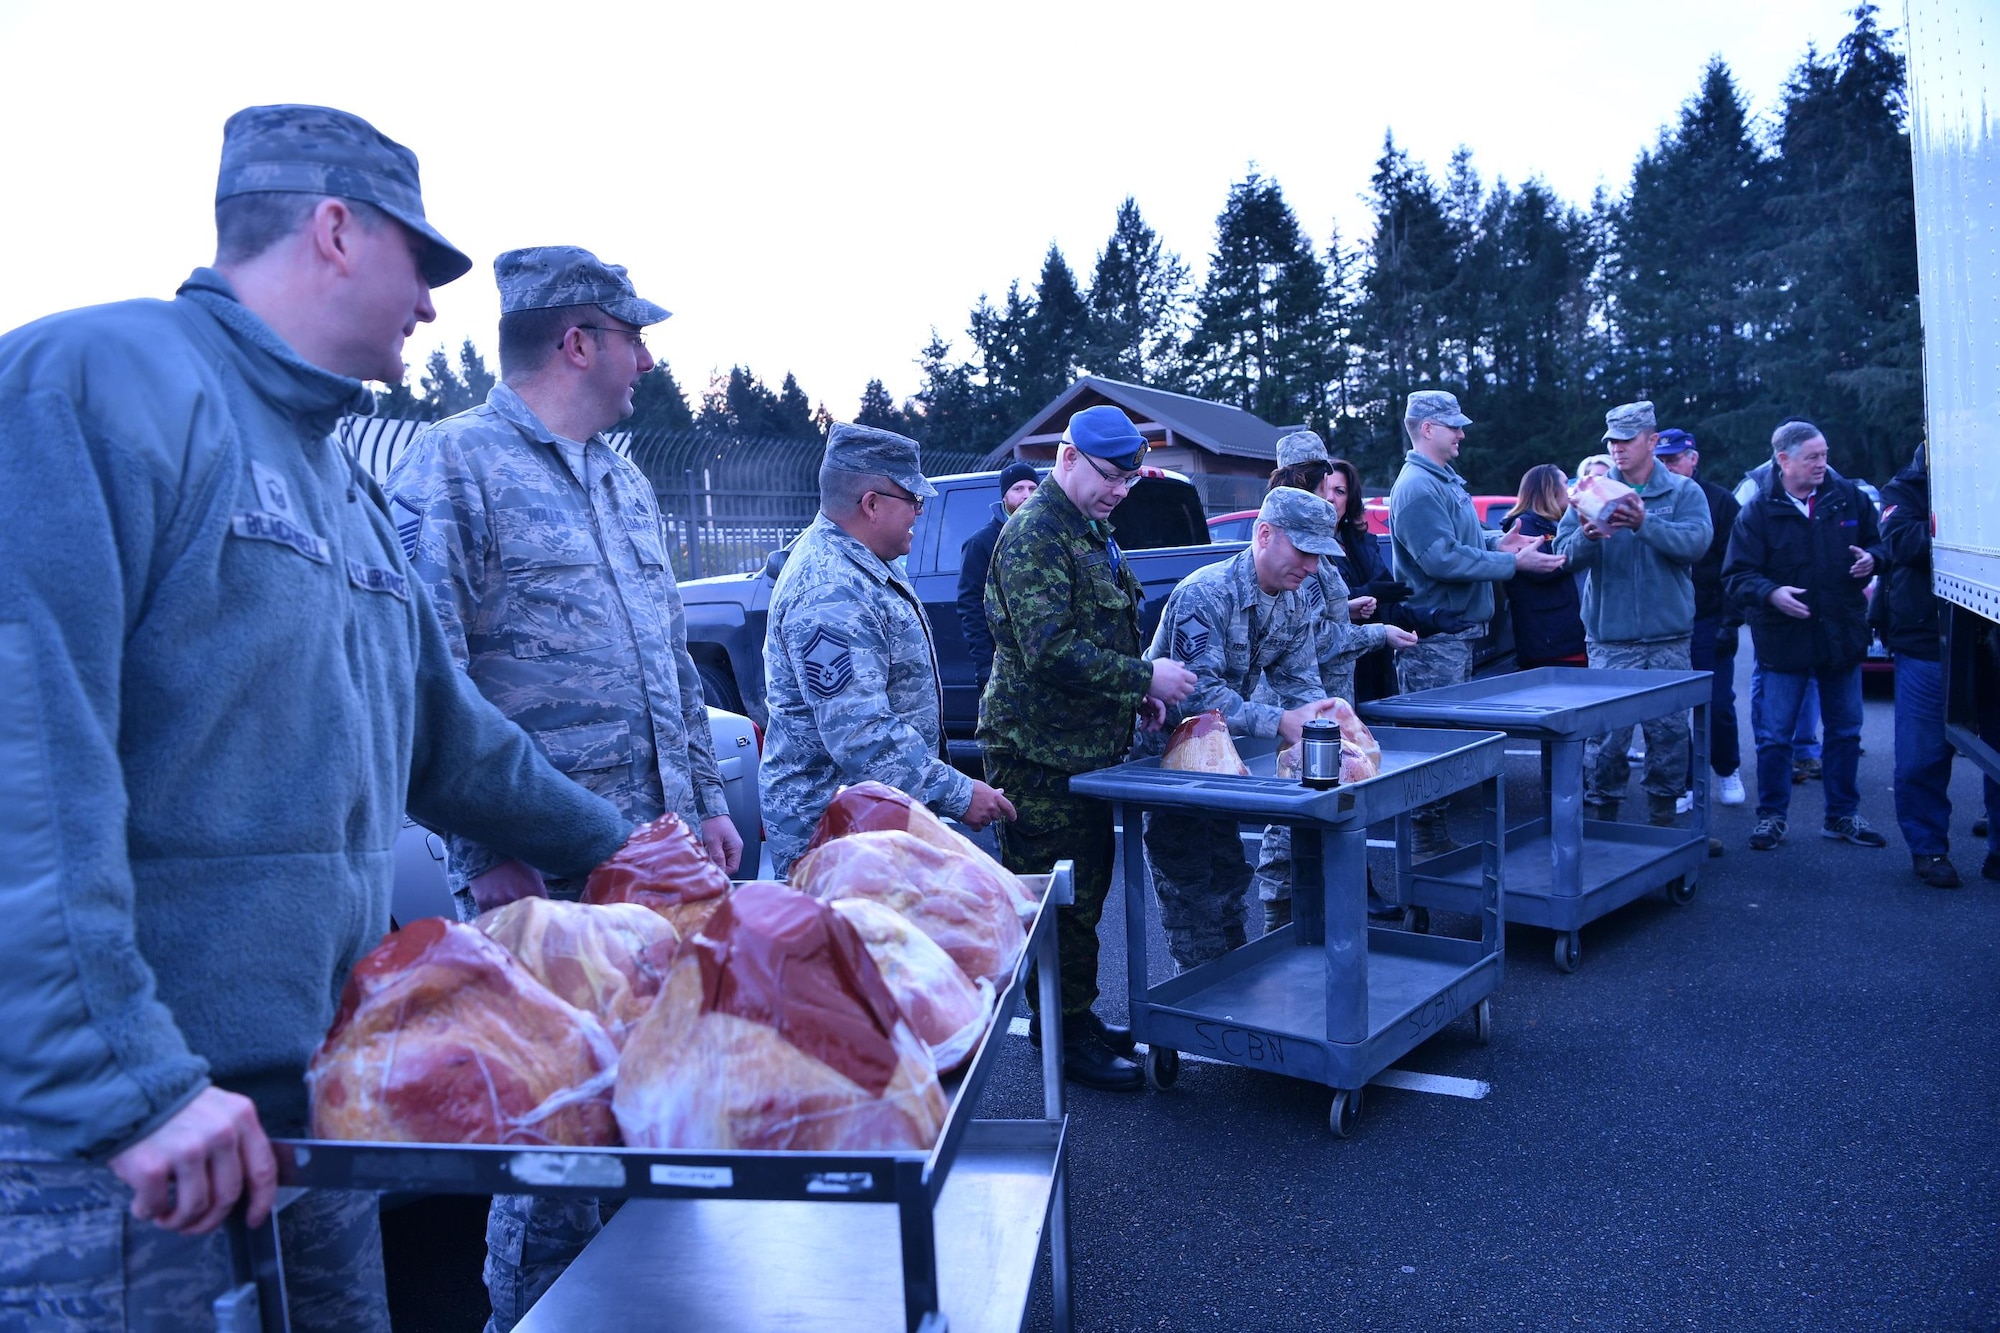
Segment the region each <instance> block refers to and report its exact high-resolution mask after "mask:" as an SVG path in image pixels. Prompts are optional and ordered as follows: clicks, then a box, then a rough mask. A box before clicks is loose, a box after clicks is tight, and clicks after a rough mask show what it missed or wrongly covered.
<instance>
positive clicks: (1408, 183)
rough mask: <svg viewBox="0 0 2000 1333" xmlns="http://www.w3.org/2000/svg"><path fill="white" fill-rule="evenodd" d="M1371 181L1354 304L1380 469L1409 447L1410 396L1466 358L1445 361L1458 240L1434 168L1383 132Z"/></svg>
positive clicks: (1372, 455)
mask: <svg viewBox="0 0 2000 1333" xmlns="http://www.w3.org/2000/svg"><path fill="white" fill-rule="evenodd" d="M1370 189H1371V195H1370V198H1371V203H1372V204H1373V207H1374V212H1375V232H1374V235H1373V236H1372V237H1371V238H1370V239H1369V242H1368V246H1367V251H1366V265H1367V268H1366V273H1365V276H1363V277H1362V279H1361V280H1360V299H1359V301H1358V302H1357V303H1356V306H1355V311H1354V328H1355V333H1356V335H1357V340H1358V341H1359V342H1360V344H1361V353H1360V359H1361V365H1360V367H1359V368H1358V382H1359V385H1360V388H1359V392H1358V398H1359V402H1358V404H1357V406H1358V407H1359V413H1358V415H1359V417H1360V418H1361V420H1362V422H1363V423H1364V424H1365V426H1366V431H1367V438H1368V441H1369V454H1368V460H1369V463H1370V465H1371V467H1372V470H1373V472H1374V474H1375V475H1383V474H1386V473H1391V472H1393V471H1394V469H1395V467H1396V466H1397V464H1398V462H1399V460H1400V459H1401V458H1402V455H1403V450H1404V448H1405V443H1404V440H1403V421H1402V418H1403V401H1404V399H1405V397H1406V396H1407V395H1408V394H1409V393H1410V392H1411V391H1412V390H1414V389H1419V388H1430V387H1447V386H1450V385H1456V384H1459V383H1460V382H1461V376H1462V373H1463V366H1462V364H1459V363H1455V362H1450V359H1449V344H1450V341H1451V338H1452V327H1451V324H1452V320H1453V319H1454V318H1455V316H1456V311H1457V302H1456V299H1455V298H1456V289H1457V279H1458V266H1459V251H1460V246H1459V243H1458V238H1457V236H1456V235H1455V234H1454V232H1453V228H1452V225H1451V221H1450V219H1449V218H1448V217H1447V216H1446V213H1445V204H1444V200H1443V198H1442V196H1441V195H1440V193H1439V191H1438V188H1437V186H1436V184H1435V183H1434V182H1433V181H1432V180H1431V178H1430V173H1429V172H1427V171H1426V170H1425V169H1424V167H1423V165H1422V164H1421V163H1416V162H1412V161H1411V160H1410V157H1409V154H1407V153H1406V152H1404V151H1403V150H1402V149H1400V148H1398V147H1397V146H1396V141H1395V138H1394V136H1393V135H1392V136H1388V137H1386V138H1384V140H1383V143H1382V156H1381V157H1380V158H1378V159H1377V160H1376V163H1375V174H1374V176H1373V177H1372V178H1371V179H1370ZM1461 336H1462V335H1461Z"/></svg>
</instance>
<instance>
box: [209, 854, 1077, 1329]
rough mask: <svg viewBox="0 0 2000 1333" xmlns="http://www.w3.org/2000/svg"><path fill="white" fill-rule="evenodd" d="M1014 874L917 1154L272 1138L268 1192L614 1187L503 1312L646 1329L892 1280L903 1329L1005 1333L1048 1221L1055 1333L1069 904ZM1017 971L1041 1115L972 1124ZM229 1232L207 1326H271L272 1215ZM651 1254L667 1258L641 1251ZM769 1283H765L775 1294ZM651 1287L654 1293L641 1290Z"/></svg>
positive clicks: (1036, 881) (869, 1304)
mask: <svg viewBox="0 0 2000 1333" xmlns="http://www.w3.org/2000/svg"><path fill="white" fill-rule="evenodd" d="M1024 878H1025V879H1026V880H1027V882H1028V883H1029V884H1030V885H1031V886H1035V887H1036V888H1037V889H1038V890H1039V891H1040V894H1041V899H1042V906H1041V910H1040V911H1039V912H1037V914H1036V916H1035V919H1034V921H1033V923H1032V924H1031V925H1030V927H1029V930H1028V947H1027V948H1026V949H1025V950H1024V951H1023V954H1022V958H1021V962H1020V965H1019V966H1018V967H1017V968H1016V970H1015V973H1014V977H1013V979H1012V981H1011V982H1010V983H1009V984H1008V986H1007V987H1006V989H1005V992H1004V993H1003V994H1002V995H1001V996H1000V997H999V998H998V1000H997V1003H996V1005H995V1009H994V1021H993V1025H992V1027H991V1028H990V1029H989V1030H988V1032H987V1034H986V1036H985V1038H984V1039H983V1040H982V1041H981V1042H980V1045H979V1048H978V1050H977V1051H975V1052H974V1054H973V1057H972V1059H971V1061H970V1062H969V1063H968V1065H967V1066H966V1068H965V1071H964V1072H963V1073H962V1074H960V1075H957V1076H955V1079H956V1086H955V1087H954V1086H952V1085H951V1083H950V1082H949V1081H948V1083H947V1087H948V1088H949V1089H950V1092H951V1103H950V1107H949V1109H948V1111H947V1114H946V1118H945V1123H944V1127H943V1129H942V1131H941V1132H940V1133H939V1135H938V1141H937V1143H936V1145H935V1146H934V1147H932V1148H931V1150H930V1151H929V1152H918V1151H909V1150H903V1151H881V1152H847V1153H795V1152H704V1151H697V1150H661V1151H655V1150H650V1149H632V1148H516V1147H496V1146H489V1145H465V1144H412V1143H352V1142H340V1141H331V1140H306V1139H281V1140H276V1141H275V1142H274V1147H275V1148H276V1150H277V1156H278V1172H279V1183H280V1185H281V1186H283V1187H285V1188H284V1189H283V1190H282V1191H281V1201H280V1202H281V1206H282V1204H283V1203H284V1202H288V1201H289V1200H290V1199H293V1198H296V1197H297V1196H298V1194H299V1193H301V1192H302V1191H303V1189H305V1188H328V1189H352V1190H372V1191H375V1192H378V1193H411V1192H415V1193H432V1194H544V1195H567V1196H583V1197H601V1198H620V1199H626V1200H630V1201H631V1202H629V1203H628V1204H627V1206H626V1207H624V1208H622V1209H620V1210H619V1212H618V1214H617V1216H615V1217H613V1218H612V1219H611V1221H610V1222H609V1223H607V1224H606V1226H605V1229H604V1231H603V1232H602V1233H601V1234H600V1235H599V1236H598V1237H597V1238H596V1239H595V1240H593V1241H592V1242H591V1243H590V1245H589V1246H588V1247H586V1248H585V1250H584V1253H583V1254H582V1256H581V1257H579V1258H578V1259H577V1261H576V1262H575V1263H574V1264H572V1265H571V1266H570V1268H569V1270H568V1271H567V1272H566V1273H564V1275H563V1276H562V1277H561V1278H560V1279H558V1280H557V1282H556V1284H555V1285H554V1286H553V1287H551V1288H550V1289H549V1291H548V1293H547V1294H546V1295H544V1296H543V1297H542V1299H541V1300H540V1301H539V1302H538V1303H537V1304H536V1306H535V1307H534V1309H532V1310H530V1311H529V1313H528V1316H527V1318H525V1319H524V1320H522V1322H521V1324H520V1325H519V1327H520V1329H521V1330H523V1333H532V1331H533V1330H536V1329H543V1330H547V1329H575V1328H591V1329H593V1330H601V1329H616V1328H621V1327H633V1328H650V1327H654V1326H657V1324H658V1322H659V1320H660V1318H661V1317H662V1315H661V1312H662V1310H663V1309H672V1311H673V1322H674V1326H675V1327H676V1328H685V1329H690V1330H697V1329H700V1330H705V1329H725V1328H726V1329H735V1328H744V1327H751V1326H754V1325H755V1324H756V1322H757V1318H758V1316H757V1315H756V1313H755V1312H754V1309H752V1308H751V1307H752V1306H754V1304H755V1303H756V1301H758V1300H759V1299H765V1300H772V1299H782V1300H784V1301H786V1302H787V1304H786V1305H785V1313H786V1314H787V1315H788V1316H790V1317H793V1318H796V1319H797V1320H799V1321H800V1326H801V1327H812V1328H815V1329H827V1330H841V1329H847V1328H854V1327H867V1328H882V1327H886V1326H893V1324H894V1322H895V1311H890V1310H887V1309H885V1307H886V1306H887V1305H888V1303H889V1301H888V1292H887V1290H885V1289H886V1288H889V1287H890V1286H891V1285H893V1287H894V1295H895V1297H896V1304H897V1309H898V1310H900V1313H901V1316H902V1326H903V1327H904V1329H905V1330H906V1331H907V1333H944V1330H946V1329H947V1328H950V1329H953V1330H959V1331H960V1333H964V1331H966V1330H974V1329H984V1328H987V1327H989V1326H994V1327H1006V1328H1018V1327H1019V1325H1020V1323H1021V1322H1022V1320H1023V1317H1024V1315H1025V1310H1026V1303H1027V1300H1028V1297H1029V1294H1030V1293H1031V1292H1032V1290H1033V1284H1034V1274H1035V1269H1036V1268H1037V1267H1038V1266H1039V1263H1040V1254H1041V1244H1042V1237H1043V1234H1044V1232H1046V1233H1047V1236H1048V1242H1049V1255H1050V1270H1051V1286H1052V1298H1053V1299H1052V1303H1053V1305H1054V1312H1053V1313H1054V1326H1055V1328H1056V1329H1057V1330H1058V1333H1069V1330H1070V1328H1071V1327H1072V1325H1073V1321H1074V1313H1073V1306H1072V1301H1071V1293H1070V1280H1069V1279H1070V1268H1069V1259H1070V1252H1069V1204H1068V1192H1067V1171H1066V1159H1065V1135H1066V1131H1067V1125H1068V1120H1067V1117H1066V1116H1065V1114H1064V1111H1063V1071H1062V1041H1061V1039H1060V1033H1061V1030H1060V1021H1061V1020H1060V1013H1061V1009H1062V1005H1061V1001H1060V996H1059V991H1058V987H1059V969H1058V966H1057V961H1056V936H1055V909H1056V908H1058V907H1064V906H1068V905H1069V904H1070V903H1072V902H1073V901H1074V889H1073V878H1072V873H1071V867H1070V864H1069V862H1067V861H1064V862H1060V863H1058V864H1057V866H1056V868H1055V872H1054V873H1053V874H1051V875H1046V876H1025V877H1024ZM1031 967H1032V968H1034V969H1038V976H1037V983H1038V985H1039V986H1040V990H1041V994H1040V999H1041V1012H1042V1013H1043V1014H1044V1015H1048V1016H1050V1022H1051V1024H1052V1029H1051V1030H1052V1036H1053V1037H1054V1038H1055V1039H1053V1040H1049V1041H1045V1042H1043V1043H1042V1050H1041V1066H1042V1109H1043V1115H1044V1118H1043V1119H1040V1120H978V1119H975V1118H974V1116H973V1112H974V1111H975V1109H976V1108H977V1106H978V1103H979V1098H980V1094H981V1093H982V1092H983V1091H984V1089H985V1087H986V1083H987V1080H988V1078H989V1077H990V1076H991V1074H992V1072H993V1065H994V1062H995V1059H996V1057H997V1055H998V1052H999V1050H1000V1046H1001V1042H1002V1041H1003V1040H1004V1039H1005V1037H1006V1035H1007V1027H1008V1015H1009V1014H1011V1013H1012V1012H1013V1010H1014V1008H1015V1004H1016V1002H1017V1000H1018V999H1019V997H1020V996H1021V995H1022V994H1023V988H1024V987H1025V986H1026V984H1027V977H1028V974H1029V972H1030V970H1031ZM854 1204H878V1205H887V1206H888V1207H887V1208H874V1209H868V1208H861V1209H856V1208H852V1207H851V1206H850V1205H854ZM230 1226H231V1245H230V1249H231V1258H232V1263H233V1264H234V1266H235V1270H236V1276H237V1282H238V1286H237V1287H236V1288H235V1289H234V1290H233V1291H231V1292H230V1293H229V1294H228V1295H227V1296H225V1297H223V1298H222V1299H221V1300H219V1301H218V1302H217V1303H216V1320H217V1329H218V1330H219V1333H283V1330H285V1329H287V1328H289V1320H288V1318H287V1314H286V1309H285V1298H284V1276H283V1259H282V1255H281V1254H280V1251H279V1245H278V1241H277V1231H276V1214H275V1213H274V1214H273V1217H272V1219H271V1221H269V1222H267V1223H265V1225H263V1226H262V1227H258V1228H256V1229H255V1230H254V1231H253V1230H250V1229H248V1228H246V1227H245V1226H244V1225H243V1223H242V1221H241V1220H240V1216H239V1218H238V1219H237V1220H235V1221H232V1223H231V1224H230ZM801 1251H804V1252H808V1253H806V1254H805V1255H804V1256H803V1257H802V1256H801V1254H800V1253H799V1252H801ZM662 1254H671V1255H673V1256H674V1259H675V1263H674V1264H673V1265H672V1266H668V1265H665V1264H661V1263H658V1262H654V1260H656V1259H657V1257H658V1256H660V1255H662ZM809 1261H810V1262H809ZM892 1265H893V1266H894V1269H896V1270H899V1271H900V1281H899V1282H895V1283H893V1284H891V1283H889V1282H886V1281H885V1280H884V1278H885V1277H886V1276H887V1275H888V1273H889V1272H890V1271H892V1268H891V1266H892ZM691 1273H692V1274H694V1275H696V1276H695V1277H694V1278H693V1279H691V1278H690V1274H691ZM780 1277H782V1282H779V1281H778V1279H779V1278H780ZM774 1283H775V1284H776V1285H777V1286H778V1287H781V1288H782V1291H781V1292H778V1293H776V1294H774V1293H773V1291H772V1290H771V1289H772V1287H773V1285H774ZM649 1284H651V1285H654V1286H657V1287H658V1288H659V1290H647V1289H646V1288H647V1287H648V1285H649ZM663 1301H666V1302H670V1303H669V1304H665V1305H663V1303H662V1302H663ZM1010 1304H1011V1307H1012V1310H1011V1317H1009V1311H1008V1309H1007V1307H1008V1306H1009V1305H1010ZM996 1319H998V1320H999V1321H1000V1322H999V1323H998V1324H995V1323H994V1321H995V1320H996ZM746 1320H747V1321H748V1322H746Z"/></svg>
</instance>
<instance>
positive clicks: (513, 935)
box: [473, 898, 681, 1046]
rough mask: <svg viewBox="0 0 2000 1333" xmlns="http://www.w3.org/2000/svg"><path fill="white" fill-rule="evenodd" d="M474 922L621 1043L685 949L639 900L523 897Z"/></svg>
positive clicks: (669, 926) (665, 922)
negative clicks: (571, 900) (591, 901)
mask: <svg viewBox="0 0 2000 1333" xmlns="http://www.w3.org/2000/svg"><path fill="white" fill-rule="evenodd" d="M473 925H474V928H475V929H477V930H478V931H479V932H480V933H481V934H483V935H485V936H486V938H488V939H490V940H497V941H498V942H499V943H500V944H502V945H503V946H505V947H506V949H507V952H509V953H511V954H513V955H514V959H515V961H517V962H518V963H520V964H521V966H523V967H525V968H527V969H528V971H529V972H530V973H532V974H533V975H534V978H535V980H537V981H539V982H541V983H542V984H543V985H544V986H547V987H548V988H549V989H550V990H551V991H553V992H554V993H555V994H556V995H557V996H558V997H560V998H561V999H564V1000H567V1001H569V1002H570V1003H571V1004H573V1005H575V1006H576V1007H577V1008H579V1009H581V1010H583V1011H584V1012H585V1013H588V1014H591V1015H594V1016H595V1017H596V1019H597V1020H598V1021H599V1022H600V1023H602V1024H604V1030H605V1031H606V1032H608V1033H610V1034H611V1040H612V1042H613V1043H614V1044H616V1045H619V1046H623V1045H624V1044H625V1037H626V1035H627V1033H629V1032H630V1031H631V1028H632V1025H633V1024H634V1023H637V1022H638V1021H639V1019H640V1018H641V1017H642V1016H644V1014H645V1012H646V1011H647V1010H648V1009H650V1008H652V1007H653V1000H654V999H655V997H657V996H658V995H659V993H660V987H661V986H662V985H664V984H665V983H666V979H667V969H668V968H670V967H672V966H673V965H674V955H675V954H677V953H679V952H680V947H681V937H680V935H679V934H678V933H677V932H676V931H675V930H674V928H673V925H672V924H671V923H670V922H669V921H668V920H667V919H666V918H665V917H663V916H661V915H659V914H658V913H656V912H650V911H648V910H646V909H645V908H643V907H641V906H639V905H638V904H637V903H606V904H605V905H604V906H602V907H593V906H591V905H590V904H588V903H568V902H560V901H557V900H555V899H552V898H523V899H521V900H520V901H519V902H512V903H508V904H507V905H506V906H505V907H503V908H501V909H500V910H499V911H497V912H487V913H485V914H484V915H482V916H481V917H480V918H479V920H477V921H476V922H474V923H473Z"/></svg>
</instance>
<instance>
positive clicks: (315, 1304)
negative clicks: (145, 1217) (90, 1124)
mask: <svg viewBox="0 0 2000 1333" xmlns="http://www.w3.org/2000/svg"><path fill="white" fill-rule="evenodd" d="M131 1205H132V1192H131V1191H130V1190H129V1189H127V1188H126V1187H125V1184H124V1182H123V1181H121V1180H119V1179H118V1177H117V1176H115V1175H113V1174H112V1173H111V1169H110V1168H109V1167H106V1166H101V1165H98V1164H97V1163H94V1162H80V1161H75V1160H68V1159H65V1160H58V1161H51V1160H36V1161H21V1160H11V1159H9V1160H0V1330H4V1331H5V1333H15V1331H16V1330H22V1331H24V1333H26V1331H29V1330H33V1331H35V1333H40V1330H49V1331H50V1333H54V1330H62V1333H184V1331H185V1330H190V1329H196V1330H207V1329H213V1328H214V1327H215V1313H214V1308H213V1307H214V1304H215V1300H216V1298H217V1297H218V1296H221V1295H222V1294H223V1293H225V1292H226V1291H228V1290H229V1289H230V1288H231V1287H232V1286H234V1285H235V1284H234V1282H233V1280H232V1278H231V1273H230V1266H229V1249H228V1243H227V1241H226V1240H225V1239H224V1237H223V1235H222V1233H221V1232H219V1231H217V1232H211V1233H210V1234H208V1235H206V1236H182V1235H179V1234H177V1233H175V1232H172V1231H167V1230H165V1229H164V1228H161V1227H157V1226H154V1225H153V1224H152V1223H151V1222H141V1221H138V1220H137V1219H135V1218H134V1217H133V1216H132V1214H131ZM278 1239H279V1246H280V1252H281V1254H282V1256H283V1259H284V1266H285V1292H286V1296H287V1298H288V1301H289V1305H290V1309H291V1317H292V1327H293V1328H294V1329H296V1330H299V1331H300V1333H308V1331H311V1330H325V1333H366V1331H367V1330H373V1329H379V1330H384V1333H386V1330H387V1329H388V1327H389V1298H388V1293H387V1288H386V1286H385V1284H384V1280H383V1276H382V1230H381V1227H380V1225H379V1223H378V1221H377V1216H376V1200H375V1196H374V1195H373V1194H354V1193H349V1192H346V1191H342V1190H312V1191H309V1192H307V1193H305V1194H302V1195H300V1196H299V1197H298V1198H297V1199H295V1200H293V1201H292V1202H291V1203H290V1204H288V1205H287V1206H286V1207H285V1208H284V1209H283V1210H281V1211H280V1212H279V1214H278Z"/></svg>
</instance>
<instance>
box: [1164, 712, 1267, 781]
mask: <svg viewBox="0 0 2000 1333" xmlns="http://www.w3.org/2000/svg"><path fill="white" fill-rule="evenodd" d="M1160 767H1161V768H1170V769H1173V770H1174V771H1175V772H1177V773H1233V774H1235V775H1236V776H1237V777H1245V778H1247V777H1249V776H1250V769H1249V768H1248V766H1246V765H1245V764H1244V762H1243V758H1242V756H1241V755H1239V754H1237V753H1236V742H1234V741H1232V740H1230V739H1229V724H1228V723H1227V722H1224V721H1223V720H1222V714H1221V713H1219V712H1217V711H1216V710H1215V709H1213V708H1211V709H1209V710H1208V711H1207V712H1206V713H1196V714H1195V715H1194V716H1193V717H1191V718H1189V719H1187V721H1185V722H1183V723H1181V724H1180V725H1179V726H1178V727H1175V728H1174V734H1173V735H1172V736H1170V737H1169V738H1168V739H1167V753H1166V757H1165V758H1164V759H1162V760H1160Z"/></svg>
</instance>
